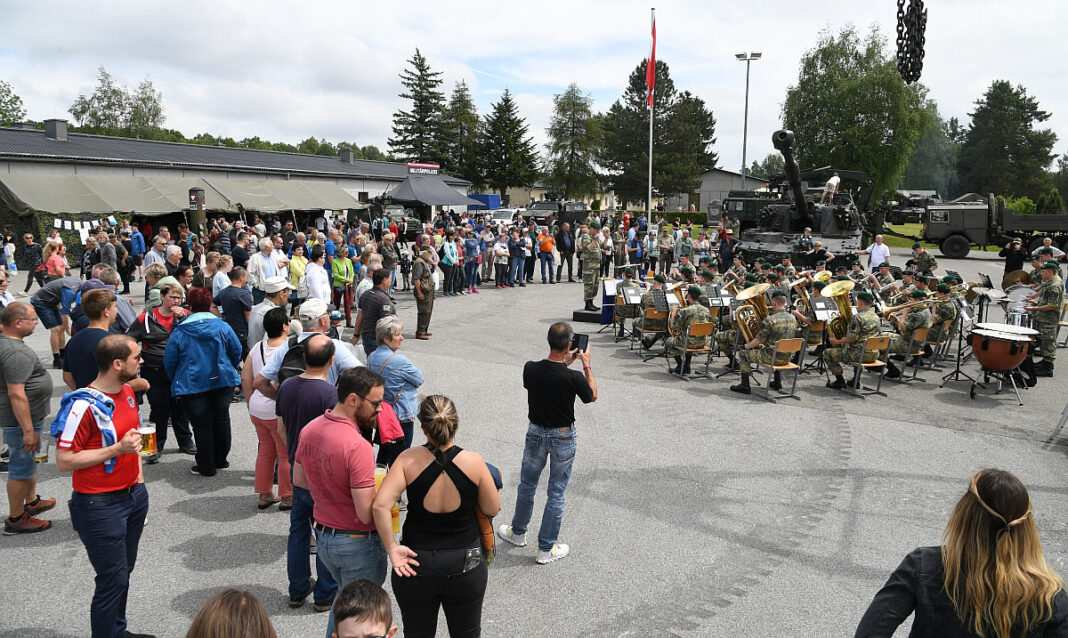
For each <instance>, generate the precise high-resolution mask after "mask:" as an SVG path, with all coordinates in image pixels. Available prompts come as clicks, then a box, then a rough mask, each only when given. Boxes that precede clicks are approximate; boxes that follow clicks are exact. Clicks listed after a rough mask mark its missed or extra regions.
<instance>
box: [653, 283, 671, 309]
mask: <svg viewBox="0 0 1068 638" xmlns="http://www.w3.org/2000/svg"><path fill="white" fill-rule="evenodd" d="M653 308H655V309H656V311H657V312H667V311H668V300H667V293H666V292H664V290H663V289H660V290H654V291H653Z"/></svg>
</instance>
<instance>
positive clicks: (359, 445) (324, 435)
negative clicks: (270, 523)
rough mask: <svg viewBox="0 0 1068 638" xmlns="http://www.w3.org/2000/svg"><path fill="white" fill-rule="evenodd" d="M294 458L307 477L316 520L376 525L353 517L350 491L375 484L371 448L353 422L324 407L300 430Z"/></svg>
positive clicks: (366, 527) (357, 527) (339, 525)
mask: <svg viewBox="0 0 1068 638" xmlns="http://www.w3.org/2000/svg"><path fill="white" fill-rule="evenodd" d="M295 458H296V461H297V463H300V466H301V467H302V468H304V475H305V476H306V477H308V487H309V490H310V491H311V494H312V498H313V499H314V500H315V508H314V510H313V512H312V513H313V515H314V517H315V520H316V522H318V523H320V524H322V525H326V526H328V527H333V528H335V529H348V530H353V531H357V532H369V531H372V530H373V529H374V528H375V524H374V521H371V522H369V523H363V522H361V521H360V519H359V518H358V517H357V516H356V506H355V504H353V502H352V493H351V492H350V491H349V490H351V489H359V488H364V487H370V488H374V486H375V458H374V451H373V450H372V449H371V444H370V443H368V442H367V439H365V438H363V436H361V435H360V432H359V428H358V427H357V426H356V423H355V422H353V421H350V420H348V419H346V418H345V417H343V416H340V415H337V416H335V415H334V412H333V410H327V411H326V413H325V414H323V416H321V417H319V418H317V419H314V420H313V421H312V422H311V423H309V424H308V425H306V426H304V429H303V430H301V431H300V443H298V444H297V455H296V457H295Z"/></svg>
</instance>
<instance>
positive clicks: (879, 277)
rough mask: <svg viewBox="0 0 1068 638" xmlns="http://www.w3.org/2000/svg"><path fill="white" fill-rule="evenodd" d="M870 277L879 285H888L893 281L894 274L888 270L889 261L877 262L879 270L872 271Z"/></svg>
mask: <svg viewBox="0 0 1068 638" xmlns="http://www.w3.org/2000/svg"><path fill="white" fill-rule="evenodd" d="M872 277H874V278H875V280H876V281H878V282H879V286H880V287H885V286H889V285H891V284H893V283H894V275H893V274H891V272H890V263H889V262H886V261H884V262H881V263H880V264H879V272H877V273H874V274H873V275H872Z"/></svg>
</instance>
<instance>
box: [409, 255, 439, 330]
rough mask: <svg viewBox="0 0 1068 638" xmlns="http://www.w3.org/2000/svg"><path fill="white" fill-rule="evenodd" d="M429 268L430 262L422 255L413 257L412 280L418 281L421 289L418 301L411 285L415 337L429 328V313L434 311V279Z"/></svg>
mask: <svg viewBox="0 0 1068 638" xmlns="http://www.w3.org/2000/svg"><path fill="white" fill-rule="evenodd" d="M431 270H432V268H431V267H430V264H429V263H427V261H426V260H425V259H423V257H422V255H420V256H419V257H416V258H415V262H414V263H413V264H412V281H418V282H419V287H420V289H421V290H422V291H423V300H422V301H420V300H419V296H418V295H416V293H415V292H414V291H415V286H412V291H413V292H412V294H413V295H415V308H416V319H415V336H417V337H418V336H419V335H424V334H426V333H427V330H429V328H430V315H432V314H433V313H434V281H433V280H432V279H431V277H430V274H431V272H430V271H431Z"/></svg>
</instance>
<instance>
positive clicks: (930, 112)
mask: <svg viewBox="0 0 1068 638" xmlns="http://www.w3.org/2000/svg"><path fill="white" fill-rule="evenodd" d="M924 109H925V110H926V111H927V126H925V127H924V129H923V132H922V133H921V134H920V137H919V138H917V139H916V144H915V146H913V149H912V155H911V156H910V157H909V162H908V164H907V165H906V166H905V172H904V174H903V175H902V177H901V187H902V188H903V189H905V190H935V191H938V194H939V195H941V196H942V197H945V198H953V197H957V196H958V195H960V178H959V177H958V175H957V155H958V152H959V145H958V144H957V142H955V141H953V137H951V136H956V135H957V134H956V133H955V132H954V129H957V128H958V127H959V124H957V123H956V122H955V120H956V118H951V119H950V121H949V122H946V121H944V120H943V119H942V118H941V116H940V115H939V114H938V105H937V104H935V102H934V100H927V102H926V104H925V105H924Z"/></svg>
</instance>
